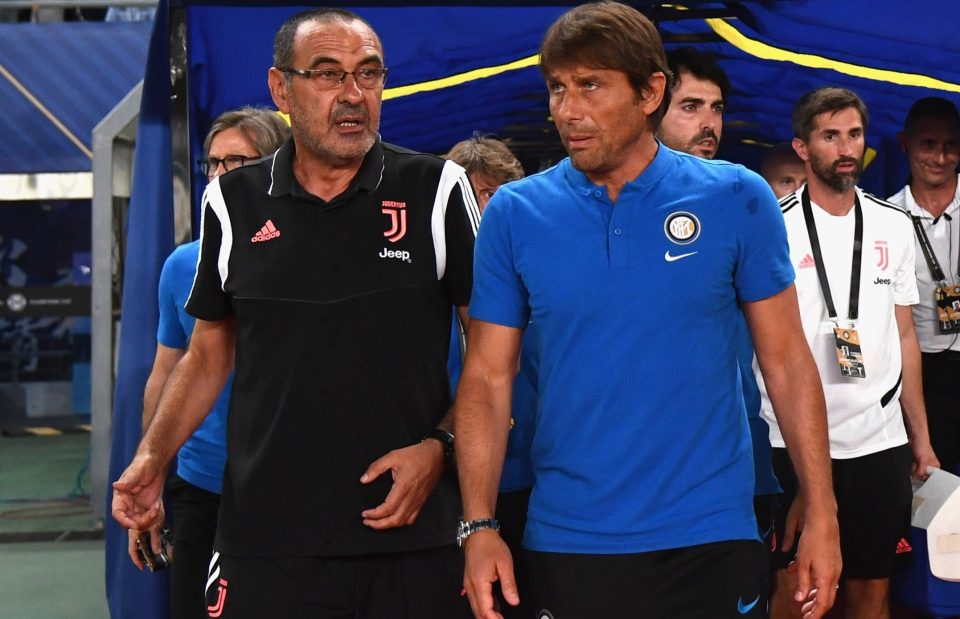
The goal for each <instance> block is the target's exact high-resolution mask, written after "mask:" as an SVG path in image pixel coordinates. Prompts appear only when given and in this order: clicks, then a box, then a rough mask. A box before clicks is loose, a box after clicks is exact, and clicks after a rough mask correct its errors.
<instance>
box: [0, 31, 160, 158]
mask: <svg viewBox="0 0 960 619" xmlns="http://www.w3.org/2000/svg"><path fill="white" fill-rule="evenodd" d="M150 29H151V24H149V23H125V22H110V23H104V22H68V23H60V24H0V110H2V114H0V135H2V136H3V139H2V140H0V174H13V173H33V172H89V171H90V169H91V148H92V146H91V131H92V130H93V128H94V127H95V126H96V125H97V123H99V122H100V120H101V119H103V117H104V116H105V115H106V114H107V112H109V111H110V110H111V109H113V106H115V105H116V104H117V103H118V102H119V101H120V100H121V99H122V98H123V97H124V96H125V95H126V94H127V93H128V92H129V91H130V89H131V88H133V87H134V86H135V85H136V84H137V82H139V81H140V80H141V79H142V78H143V67H144V65H145V63H146V58H147V42H148V40H149V38H150Z"/></svg>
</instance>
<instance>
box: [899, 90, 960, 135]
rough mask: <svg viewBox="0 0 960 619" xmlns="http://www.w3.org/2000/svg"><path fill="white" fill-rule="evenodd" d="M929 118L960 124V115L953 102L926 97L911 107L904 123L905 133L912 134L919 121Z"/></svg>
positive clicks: (941, 98)
mask: <svg viewBox="0 0 960 619" xmlns="http://www.w3.org/2000/svg"><path fill="white" fill-rule="evenodd" d="M927 118H944V119H947V120H953V121H955V122H957V123H958V124H960V113H958V112H957V106H956V104H955V103H954V102H953V101H950V100H948V99H944V98H943V97H924V98H923V99H917V100H916V101H914V102H913V105H911V106H910V111H909V112H907V118H906V120H904V121H903V131H904V133H910V132H911V131H912V130H913V129H914V127H916V125H917V123H918V122H919V121H921V120H923V119H927Z"/></svg>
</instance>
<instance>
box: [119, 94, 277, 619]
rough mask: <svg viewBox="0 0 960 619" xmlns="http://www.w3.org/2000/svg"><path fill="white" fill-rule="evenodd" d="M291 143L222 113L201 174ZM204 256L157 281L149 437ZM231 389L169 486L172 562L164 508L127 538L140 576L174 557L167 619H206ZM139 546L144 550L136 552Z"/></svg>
mask: <svg viewBox="0 0 960 619" xmlns="http://www.w3.org/2000/svg"><path fill="white" fill-rule="evenodd" d="M289 135H290V128H289V126H287V124H286V122H285V121H284V120H283V119H282V118H281V117H280V116H279V115H278V114H277V112H276V111H274V110H269V109H265V108H253V107H244V108H241V109H237V110H231V111H229V112H225V113H223V114H221V115H220V116H218V117H217V118H216V119H215V120H214V121H213V124H212V125H211V127H210V132H209V133H208V134H207V138H206V140H205V141H204V144H203V149H204V158H203V159H201V160H200V161H199V162H198V163H199V165H200V171H201V172H203V173H204V174H205V175H206V176H207V180H209V181H212V180H213V179H215V178H216V177H218V176H220V175H221V174H225V173H227V172H230V171H231V170H234V169H236V168H238V167H241V166H244V165H247V164H249V163H253V162H256V161H258V160H259V159H261V158H262V157H265V156H267V155H269V154H271V153H273V152H274V151H275V150H277V149H278V148H279V147H280V144H282V143H283V141H284V140H285V139H286V138H287V137H288V136H289ZM199 252H200V241H193V242H191V243H186V244H184V245H181V246H180V247H178V248H176V249H175V250H174V251H173V253H172V254H170V256H169V257H168V258H167V260H166V262H165V263H164V265H163V271H162V272H161V274H160V286H159V294H158V298H159V305H160V323H159V326H158V329H157V354H156V357H155V358H154V363H153V369H152V370H151V372H150V377H149V378H148V379H147V386H146V389H145V390H144V394H143V430H144V431H146V429H147V426H148V425H149V424H150V421H151V420H152V419H153V415H154V413H155V412H156V409H157V404H158V402H159V400H160V394H161V392H162V391H163V387H164V384H165V383H166V381H167V377H168V376H169V375H170V373H171V371H172V370H173V368H174V366H175V365H176V364H177V362H178V361H179V360H180V358H181V357H183V355H184V354H185V353H186V351H187V347H188V343H189V340H190V335H191V333H192V332H193V323H194V320H195V319H194V318H193V317H192V316H190V315H189V314H187V313H186V311H185V310H184V305H185V303H186V300H187V296H188V295H189V293H190V288H191V284H192V282H193V277H194V271H195V269H196V265H197V258H198V255H199ZM232 383H233V376H232V375H231V377H230V379H229V380H228V381H227V384H226V385H225V386H224V389H223V392H221V394H220V397H219V398H218V399H217V402H216V404H215V405H214V408H213V410H212V412H211V413H210V414H209V415H208V416H207V418H206V419H205V420H204V422H203V424H201V425H200V427H199V428H197V430H196V431H195V432H194V433H193V435H192V436H191V437H190V439H189V440H187V442H186V443H185V444H184V445H183V447H182V448H181V449H180V451H179V453H178V454H177V469H176V472H175V473H174V474H172V475H171V476H170V478H169V479H168V480H167V483H166V486H165V493H166V496H167V499H168V500H169V501H171V502H172V504H173V513H174V523H175V529H174V532H173V536H172V541H173V554H172V556H171V555H170V554H169V550H168V549H165V548H164V547H163V544H162V542H161V537H165V535H161V529H162V528H163V524H164V515H163V509H162V504H161V506H160V514H159V516H158V519H157V520H156V521H155V522H154V525H153V527H151V528H150V530H149V531H136V530H130V531H129V532H128V534H129V546H128V551H129V554H130V558H131V559H132V560H133V562H134V564H135V565H136V566H137V567H138V568H140V569H143V566H144V565H145V564H146V565H148V566H149V567H150V568H151V569H158V568H162V567H165V566H166V564H167V562H166V561H165V560H164V559H165V558H167V557H169V558H171V560H172V559H173V558H174V557H175V560H173V561H172V564H171V575H170V613H171V616H172V617H177V618H178V619H180V618H184V619H190V618H192V617H207V611H206V602H205V600H204V588H205V585H206V579H207V567H208V565H209V562H210V556H211V553H212V552H213V540H214V535H215V533H216V526H217V510H218V509H219V506H220V490H221V486H222V483H223V467H224V463H225V462H226V456H227V453H226V418H227V406H228V402H229V394H230V389H231V386H232ZM147 534H149V538H148V537H147ZM138 539H139V545H140V548H142V550H140V549H138ZM141 552H142V553H144V554H141ZM161 554H163V557H161V556H160V555H161ZM144 555H146V556H144ZM155 557H156V558H157V559H156V560H154V558H155Z"/></svg>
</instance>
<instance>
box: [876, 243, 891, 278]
mask: <svg viewBox="0 0 960 619" xmlns="http://www.w3.org/2000/svg"><path fill="white" fill-rule="evenodd" d="M873 248H874V249H876V250H877V253H878V254H879V256H878V259H877V266H878V267H880V270H881V271H886V270H887V265H889V264H890V249H889V248H888V247H887V242H886V241H875V242H874V244H873Z"/></svg>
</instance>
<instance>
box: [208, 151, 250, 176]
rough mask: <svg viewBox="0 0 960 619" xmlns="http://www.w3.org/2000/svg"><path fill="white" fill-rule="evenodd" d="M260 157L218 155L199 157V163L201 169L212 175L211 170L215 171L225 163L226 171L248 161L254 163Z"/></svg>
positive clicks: (224, 168)
mask: <svg viewBox="0 0 960 619" xmlns="http://www.w3.org/2000/svg"><path fill="white" fill-rule="evenodd" d="M258 159H260V157H245V156H243V155H227V156H226V157H224V158H223V159H218V158H217V157H209V158H207V159H199V160H198V161H197V165H198V166H200V171H201V172H203V173H204V174H205V175H206V176H210V172H215V171H216V170H217V168H219V167H220V166H221V165H223V170H224V172H229V171H230V170H236V169H237V168H240V167H243V166H245V165H247V164H248V163H253V162H254V161H257V160H258Z"/></svg>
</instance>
